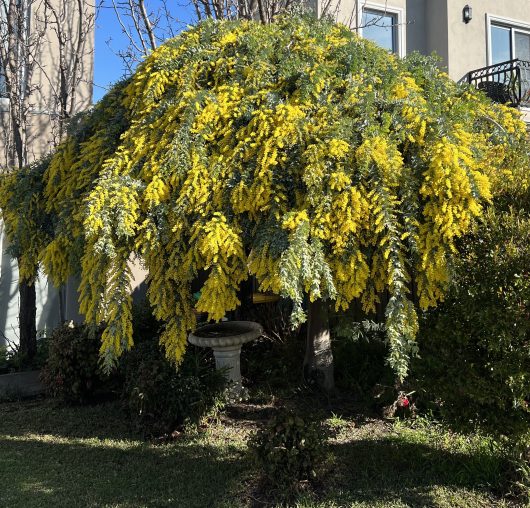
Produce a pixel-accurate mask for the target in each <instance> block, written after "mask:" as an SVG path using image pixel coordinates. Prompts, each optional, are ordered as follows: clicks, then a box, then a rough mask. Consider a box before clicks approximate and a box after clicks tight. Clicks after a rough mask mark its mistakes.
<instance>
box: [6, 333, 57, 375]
mask: <svg viewBox="0 0 530 508" xmlns="http://www.w3.org/2000/svg"><path fill="white" fill-rule="evenodd" d="M47 359H48V337H47V336H46V335H45V333H42V332H41V333H39V334H38V335H37V352H36V354H35V356H34V357H33V358H32V360H31V362H28V361H27V358H26V357H25V355H24V354H22V353H21V351H20V349H19V348H18V344H16V343H13V342H11V341H9V347H7V346H2V347H0V374H7V373H10V372H20V371H22V370H38V369H42V368H43V367H44V365H45V364H46V361H47Z"/></svg>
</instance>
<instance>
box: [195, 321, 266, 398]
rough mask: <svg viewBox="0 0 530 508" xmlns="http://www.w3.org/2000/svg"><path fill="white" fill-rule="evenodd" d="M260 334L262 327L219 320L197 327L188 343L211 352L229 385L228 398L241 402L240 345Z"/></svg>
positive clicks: (217, 367)
mask: <svg viewBox="0 0 530 508" xmlns="http://www.w3.org/2000/svg"><path fill="white" fill-rule="evenodd" d="M262 333H263V328H262V327H261V325H259V324H258V323H255V322H253V321H222V322H221V323H216V324H211V325H205V326H202V327H200V328H198V329H197V330H195V331H194V332H192V333H190V335H189V337H188V340H189V342H190V343H191V344H194V345H195V346H199V347H211V348H212V349H213V354H214V357H215V368H216V369H217V370H223V371H224V373H225V375H226V377H227V380H228V381H229V383H230V387H229V389H228V396H229V399H231V400H240V399H241V398H242V396H244V394H245V392H246V390H245V389H244V388H243V385H242V384H241V361H240V359H241V346H242V345H243V344H245V343H246V342H250V341H251V340H255V339H257V338H258V337H259V336H260V335H261V334H262Z"/></svg>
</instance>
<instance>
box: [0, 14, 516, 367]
mask: <svg viewBox="0 0 530 508" xmlns="http://www.w3.org/2000/svg"><path fill="white" fill-rule="evenodd" d="M523 136H524V127H523V124H522V122H520V121H519V120H518V118H517V113H516V112H514V111H513V110H511V109H509V108H507V107H504V106H493V105H491V103H489V101H487V100H486V99H485V98H484V97H482V96H481V95H480V94H479V93H478V92H474V91H472V90H471V89H469V88H467V87H461V86H459V85H456V84H455V83H453V82H452V81H451V80H450V79H449V78H448V77H447V76H446V75H445V74H443V73H441V72H440V71H439V70H438V68H437V66H436V62H435V61H433V60H432V59H428V58H423V57H419V56H415V57H412V58H410V59H406V60H399V59H398V58H396V57H395V56H393V55H389V54H387V53H386V52H385V51H384V50H382V49H379V48H377V47H376V46H375V45H373V44H372V43H371V42H369V41H366V40H362V39H359V38H358V37H357V36H356V35H355V34H353V33H351V32H350V31H349V30H348V29H347V28H346V27H344V26H341V25H336V24H333V23H331V22H328V21H325V20H324V21H322V20H321V21H316V20H311V19H309V18H307V19H306V18H301V17H295V18H283V19H281V20H280V21H278V22H276V23H273V24H271V25H262V24H259V23H255V22H251V21H234V22H213V21H206V22H204V23H201V24H200V25H198V26H197V27H196V28H193V29H190V30H188V31H187V32H185V33H183V34H182V35H180V36H179V37H177V38H175V39H173V40H171V41H169V42H168V43H166V44H165V45H163V46H161V47H160V48H158V49H157V50H156V51H155V52H153V54H152V55H151V56H150V57H149V58H148V59H147V60H146V61H145V62H144V63H143V64H142V65H141V66H140V67H139V69H138V71H137V72H136V74H135V75H134V76H133V77H132V78H131V79H130V81H129V82H127V83H125V84H124V85H121V86H119V87H118V88H116V89H115V90H113V91H112V92H111V93H110V94H109V95H108V96H107V97H106V98H104V99H103V101H102V102H101V103H100V104H98V105H97V106H96V108H95V110H94V112H93V113H92V114H91V115H90V116H88V117H87V118H85V119H84V120H82V121H81V122H80V123H79V125H77V126H76V128H75V129H74V133H73V134H72V135H71V136H70V137H69V138H68V139H67V140H66V141H65V142H64V143H63V144H62V146H61V147H60V148H59V150H58V151H57V153H56V154H55V155H54V157H53V159H52V160H51V163H50V164H49V167H48V168H47V170H46V172H45V173H44V175H43V178H44V190H43V192H42V193H41V197H42V199H43V200H44V201H45V208H46V210H47V211H48V213H50V214H51V215H52V217H53V218H54V219H53V221H54V225H55V226H54V232H53V233H52V234H51V235H50V236H49V238H48V241H47V242H44V243H45V245H44V246H43V247H42V248H39V253H38V256H36V257H34V258H32V259H33V266H35V268H36V266H37V262H38V261H40V262H42V264H43V266H44V269H45V271H46V273H48V274H49V275H50V276H51V277H52V279H53V280H54V281H55V282H56V283H61V282H64V281H65V280H66V278H67V277H68V276H70V275H71V274H74V273H80V274H81V287H80V303H81V310H82V312H83V313H84V314H85V315H86V317H87V319H88V320H89V321H92V322H96V323H102V322H103V323H106V329H105V332H104V335H103V344H102V347H101V352H102V356H103V358H104V361H105V362H106V364H107V365H108V366H111V365H112V362H113V361H114V359H115V358H116V357H117V356H119V355H120V353H121V352H122V351H123V350H124V349H127V348H129V347H130V346H131V345H132V338H131V336H132V333H131V332H132V331H131V297H130V294H129V293H130V291H129V280H130V273H129V268H128V261H129V260H130V258H131V256H138V257H139V258H140V259H141V260H142V261H143V262H144V263H145V266H146V267H147V269H148V271H149V291H148V297H149V301H150V303H151V305H152V306H153V308H154V312H155V315H156V317H157V318H159V319H161V320H164V321H165V322H166V326H165V331H164V333H163V335H162V336H161V342H162V343H163V344H164V345H165V348H166V351H167V354H168V356H169V357H171V358H173V359H174V360H176V361H177V362H178V361H179V360H180V359H181V358H182V355H183V352H184V349H185V346H186V337H187V333H188V331H189V330H190V329H193V328H194V326H195V324H196V323H195V314H194V312H193V311H194V308H196V309H197V310H199V311H201V312H207V313H208V316H209V318H210V319H213V320H219V319H221V318H222V317H223V316H224V315H225V313H226V312H227V311H230V310H233V309H235V308H236V307H237V305H238V304H239V301H238V297H237V291H238V287H239V285H240V283H241V282H242V281H244V280H245V279H247V278H248V277H249V276H250V275H253V276H255V277H256V279H257V281H258V282H259V285H260V288H261V289H262V290H267V291H272V292H274V293H277V294H279V295H281V296H283V297H286V298H289V299H291V300H292V302H293V312H292V322H293V324H294V325H296V324H299V323H300V322H303V321H304V320H305V319H306V316H305V313H304V299H305V298H308V300H309V301H310V302H313V303H315V302H323V301H326V300H329V301H331V302H333V303H334V305H335V307H336V308H337V309H347V308H348V306H349V305H350V304H351V303H352V302H353V301H354V300H356V299H359V300H360V301H361V302H362V306H363V307H364V309H365V310H366V311H367V312H369V311H371V310H373V309H374V306H375V305H376V303H377V302H378V301H379V295H380V294H381V293H382V292H383V291H385V290H387V291H388V293H389V295H390V298H389V301H388V304H387V307H386V331H387V336H388V341H389V345H390V357H389V362H390V364H391V365H392V366H393V367H394V369H395V370H396V372H397V373H398V374H399V375H400V376H404V375H405V374H406V372H407V363H408V358H409V356H410V354H411V353H412V352H413V351H414V349H415V342H414V338H415V335H416V331H417V316H416V310H415V306H414V304H413V301H412V298H411V293H410V287H411V279H412V278H414V281H415V286H416V292H417V298H418V302H419V305H420V307H421V308H427V307H429V306H434V305H436V303H437V302H438V301H439V300H440V299H441V298H442V297H443V293H444V289H445V286H446V284H447V282H448V279H449V276H450V259H451V255H452V253H453V252H455V246H454V242H455V239H457V238H458V237H460V236H462V235H463V234H465V233H466V232H467V231H468V229H469V227H470V225H471V223H472V220H473V218H474V217H477V216H478V215H480V213H481V207H482V203H483V202H484V200H489V199H490V197H491V189H490V187H491V185H490V182H491V179H492V178H493V179H495V178H498V177H499V175H502V174H503V171H508V168H507V166H506V164H507V162H508V161H513V160H516V158H515V157H513V154H512V151H513V149H515V148H512V147H513V146H515V144H512V143H510V140H511V139H521V138H522V137H523ZM510 154H511V155H510ZM13 178H16V177H13ZM16 185H17V183H16V180H13V179H12V180H11V181H10V182H6V183H5V185H4V192H6V193H7V194H6V195H9V194H10V193H12V192H13V189H14V188H16ZM3 205H4V206H5V201H4V203H3ZM7 216H8V215H6V217H7ZM34 252H35V250H32V249H30V250H28V255H33V253H34ZM201 271H206V273H207V278H206V282H205V284H204V286H203V288H202V291H201V296H200V299H199V301H198V302H197V303H196V304H195V302H194V300H193V295H192V292H191V283H192V281H193V280H194V279H195V278H196V277H197V274H198V273H199V272H201Z"/></svg>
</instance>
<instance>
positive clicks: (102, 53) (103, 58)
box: [94, 0, 193, 102]
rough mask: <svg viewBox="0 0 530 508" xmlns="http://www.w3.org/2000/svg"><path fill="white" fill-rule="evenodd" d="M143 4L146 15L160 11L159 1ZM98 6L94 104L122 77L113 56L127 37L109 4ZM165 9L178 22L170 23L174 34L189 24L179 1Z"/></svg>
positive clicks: (189, 9) (170, 1)
mask: <svg viewBox="0 0 530 508" xmlns="http://www.w3.org/2000/svg"><path fill="white" fill-rule="evenodd" d="M184 1H185V0H184ZM145 4H146V7H147V9H148V11H149V12H154V13H156V12H158V11H159V9H161V7H162V2H161V0H146V2H145ZM99 5H100V6H99V7H98V12H97V19H96V48H95V55H94V102H97V101H98V100H99V99H101V97H102V96H103V95H105V92H106V91H107V90H108V88H109V87H110V86H111V85H112V84H113V83H115V82H116V81H118V80H119V79H120V78H122V77H123V76H124V75H125V74H126V69H125V65H124V63H123V61H122V60H121V58H120V57H119V56H118V55H117V54H116V53H117V52H118V51H120V50H124V49H125V48H126V47H127V37H126V36H125V35H124V34H123V33H122V28H121V26H120V24H119V22H118V20H117V18H116V14H115V12H114V10H113V8H112V2H111V0H103V1H102V3H101V4H99ZM167 5H168V7H169V8H170V10H171V15H172V16H173V17H175V18H177V19H178V20H180V21H181V22H180V23H172V26H173V30H174V32H175V33H178V32H179V31H181V30H182V29H183V28H185V26H186V24H187V23H191V22H193V19H192V17H193V8H192V7H191V5H179V0H168V1H167Z"/></svg>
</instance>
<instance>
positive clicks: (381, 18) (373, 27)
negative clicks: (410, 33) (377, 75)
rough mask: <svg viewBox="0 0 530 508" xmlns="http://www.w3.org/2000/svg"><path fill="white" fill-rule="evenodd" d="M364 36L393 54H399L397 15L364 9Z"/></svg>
mask: <svg viewBox="0 0 530 508" xmlns="http://www.w3.org/2000/svg"><path fill="white" fill-rule="evenodd" d="M361 26H362V36H363V37H365V38H366V39H370V40H371V41H374V42H375V43H376V44H378V45H379V46H381V47H382V48H384V49H387V50H388V51H390V52H392V53H397V52H398V41H397V26H398V22H397V14H390V13H387V12H384V11H376V10H373V9H363V17H362V21H361Z"/></svg>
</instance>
